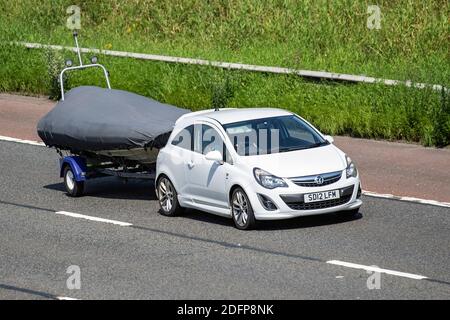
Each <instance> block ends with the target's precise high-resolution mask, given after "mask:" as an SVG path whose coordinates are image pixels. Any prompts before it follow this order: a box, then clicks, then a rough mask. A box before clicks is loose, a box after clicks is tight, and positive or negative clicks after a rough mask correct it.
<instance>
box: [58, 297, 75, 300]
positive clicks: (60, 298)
mask: <svg viewBox="0 0 450 320" xmlns="http://www.w3.org/2000/svg"><path fill="white" fill-rule="evenodd" d="M56 299H58V300H79V299H76V298H71V297H56Z"/></svg>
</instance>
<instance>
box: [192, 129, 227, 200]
mask: <svg viewBox="0 0 450 320" xmlns="http://www.w3.org/2000/svg"><path fill="white" fill-rule="evenodd" d="M213 150H217V151H219V152H220V153H221V154H222V158H223V159H224V161H223V163H222V164H221V163H218V162H216V161H212V160H207V159H206V158H205V155H206V154H207V153H208V152H209V151H213ZM224 154H225V155H227V151H226V147H225V144H224V140H223V136H222V135H221V133H220V132H219V131H218V130H217V129H216V128H214V127H213V125H209V124H205V123H202V124H197V125H195V129H194V152H193V153H192V154H191V158H190V159H189V160H188V170H187V180H188V184H189V187H188V188H189V191H190V193H191V195H192V197H193V200H194V202H196V203H199V204H204V205H210V206H215V207H220V208H228V194H227V190H228V179H227V178H228V174H229V170H230V166H231V164H230V163H229V161H230V158H231V157H230V156H225V157H224ZM226 160H228V162H227V161H226Z"/></svg>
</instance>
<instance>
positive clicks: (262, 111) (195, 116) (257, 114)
mask: <svg viewBox="0 0 450 320" xmlns="http://www.w3.org/2000/svg"><path fill="white" fill-rule="evenodd" d="M291 114H292V113H291V112H289V111H287V110H283V109H277V108H225V109H219V110H214V109H211V110H202V111H196V112H191V113H188V114H185V115H183V116H182V117H181V118H180V119H179V120H178V121H180V120H188V119H189V121H193V120H201V119H204V118H209V119H214V120H216V121H218V122H219V123H221V124H228V123H232V122H239V121H244V120H253V119H261V118H270V117H279V116H286V115H291ZM178 121H177V122H178ZM183 122H184V121H183Z"/></svg>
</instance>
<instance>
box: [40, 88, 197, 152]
mask: <svg viewBox="0 0 450 320" xmlns="http://www.w3.org/2000/svg"><path fill="white" fill-rule="evenodd" d="M187 112H189V110H186V109H181V108H177V107H174V106H171V105H168V104H164V103H161V102H158V101H156V100H152V99H149V98H146V97H143V96H140V95H137V94H134V93H131V92H128V91H123V90H115V89H104V88H99V87H93V86H82V87H77V88H74V89H72V90H70V91H68V92H67V93H66V94H65V100H64V101H60V102H58V103H57V105H56V106H55V107H54V108H53V109H52V110H51V111H50V112H49V113H47V114H46V115H45V116H44V117H43V118H42V119H41V120H40V121H39V123H38V125H37V132H38V134H39V137H40V138H41V139H42V141H44V143H45V144H46V145H47V146H51V147H57V148H60V149H64V150H71V151H100V150H114V149H132V148H143V147H144V148H146V147H152V148H153V147H154V148H162V147H163V146H164V145H165V144H166V142H167V139H168V138H169V135H170V132H171V131H172V129H173V126H174V124H175V121H176V120H177V119H178V118H179V117H180V116H182V115H183V114H185V113H187Z"/></svg>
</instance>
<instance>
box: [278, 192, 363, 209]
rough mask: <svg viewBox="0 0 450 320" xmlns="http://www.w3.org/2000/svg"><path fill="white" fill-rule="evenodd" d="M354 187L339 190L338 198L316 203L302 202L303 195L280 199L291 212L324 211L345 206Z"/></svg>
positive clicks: (283, 196) (282, 196)
mask: <svg viewBox="0 0 450 320" xmlns="http://www.w3.org/2000/svg"><path fill="white" fill-rule="evenodd" d="M353 189H354V186H350V187H346V188H342V189H340V190H339V192H340V198H339V199H331V200H325V201H318V202H309V203H305V202H304V194H298V195H281V196H280V197H281V199H283V201H284V202H285V203H286V204H287V205H288V207H289V208H291V209H292V210H314V209H324V208H331V207H336V206H340V205H343V204H346V203H347V202H349V201H350V199H351V197H352V194H353Z"/></svg>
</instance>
